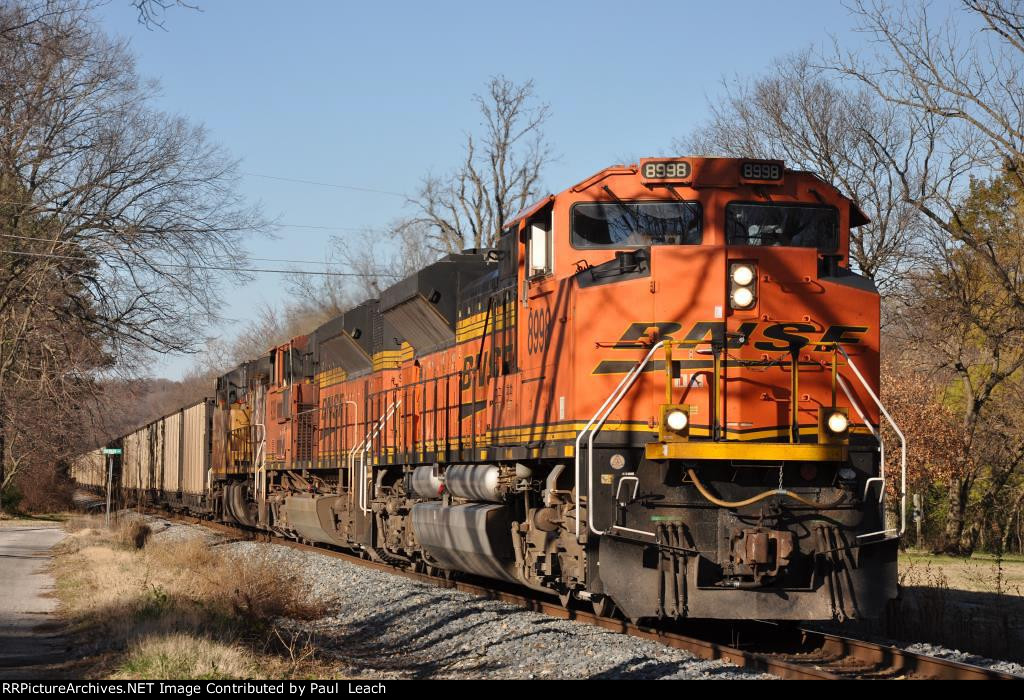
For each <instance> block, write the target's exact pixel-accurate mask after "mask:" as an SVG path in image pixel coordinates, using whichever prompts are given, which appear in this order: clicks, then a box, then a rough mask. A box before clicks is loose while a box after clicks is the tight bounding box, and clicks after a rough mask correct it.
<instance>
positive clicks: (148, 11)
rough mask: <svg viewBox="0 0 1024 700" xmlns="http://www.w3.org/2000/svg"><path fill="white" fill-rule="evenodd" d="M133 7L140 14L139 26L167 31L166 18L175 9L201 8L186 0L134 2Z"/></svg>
mask: <svg viewBox="0 0 1024 700" xmlns="http://www.w3.org/2000/svg"><path fill="white" fill-rule="evenodd" d="M132 7H134V8H135V10H136V11H137V12H138V13H139V24H141V25H143V26H145V27H147V28H149V29H153V28H154V27H156V28H159V29H166V26H165V24H164V16H165V15H166V14H167V11H168V10H170V9H171V8H174V7H183V8H187V9H189V10H198V9H199V6H198V5H194V4H192V3H189V2H185V0H132Z"/></svg>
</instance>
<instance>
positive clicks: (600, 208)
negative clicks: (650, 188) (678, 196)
mask: <svg viewBox="0 0 1024 700" xmlns="http://www.w3.org/2000/svg"><path fill="white" fill-rule="evenodd" d="M701 237H702V227H701V208H700V204H698V203H697V202H679V201H672V202H608V203H605V202H588V203H585V204H577V205H576V206H574V207H573V208H572V245H573V247H574V248H637V247H647V246H652V245H698V244H699V243H700V242H701Z"/></svg>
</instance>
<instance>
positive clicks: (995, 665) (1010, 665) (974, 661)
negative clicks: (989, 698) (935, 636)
mask: <svg viewBox="0 0 1024 700" xmlns="http://www.w3.org/2000/svg"><path fill="white" fill-rule="evenodd" d="M903 648H904V649H905V650H906V651H911V652H913V653H915V654H924V655H926V656H934V657H936V658H938V659H947V660H949V661H959V662H960V663H962V664H970V665H971V666H980V667H981V668H990V669H992V670H994V671H1001V672H1002V673H1012V674H1013V675H1015V676H1021V677H1022V678H1024V666H1022V665H1021V664H1018V663H1014V662H1013V661H996V660H995V659H986V658H985V657H983V656H978V655H977V654H969V653H967V652H964V651H959V650H957V649H948V648H946V647H941V646H938V645H937V644H927V643H925V642H919V643H917V644H911V645H909V646H905V647H903Z"/></svg>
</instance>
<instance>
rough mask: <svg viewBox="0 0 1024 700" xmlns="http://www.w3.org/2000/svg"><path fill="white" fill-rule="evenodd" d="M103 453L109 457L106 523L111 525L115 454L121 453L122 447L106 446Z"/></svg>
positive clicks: (108, 525)
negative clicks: (111, 496) (111, 494)
mask: <svg viewBox="0 0 1024 700" xmlns="http://www.w3.org/2000/svg"><path fill="white" fill-rule="evenodd" d="M103 454H104V455H106V457H107V517H106V519H105V520H104V523H105V524H106V526H107V527H110V492H111V491H112V490H113V485H114V455H119V454H121V448H120V447H104V448H103Z"/></svg>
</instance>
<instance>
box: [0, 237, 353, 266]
mask: <svg viewBox="0 0 1024 700" xmlns="http://www.w3.org/2000/svg"><path fill="white" fill-rule="evenodd" d="M0 237H2V238H17V239H19V240H22V241H39V242H42V243H75V241H73V240H70V241H64V240H61V239H59V238H56V239H55V238H37V237H35V236H16V235H15V234H13V233H0ZM104 242H106V241H104ZM111 245H112V244H111ZM24 254H25V255H31V254H32V253H29V252H26V253H24ZM245 259H246V260H259V261H260V262H279V263H295V264H297V265H335V264H337V263H334V262H331V261H329V260H290V259H288V258H254V257H251V256H248V255H247V256H245Z"/></svg>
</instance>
